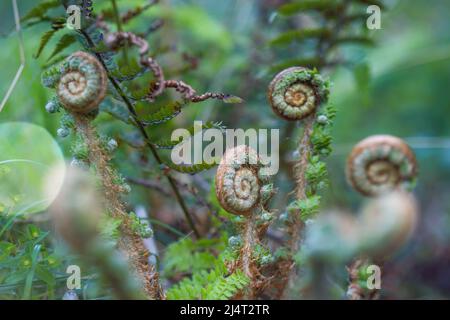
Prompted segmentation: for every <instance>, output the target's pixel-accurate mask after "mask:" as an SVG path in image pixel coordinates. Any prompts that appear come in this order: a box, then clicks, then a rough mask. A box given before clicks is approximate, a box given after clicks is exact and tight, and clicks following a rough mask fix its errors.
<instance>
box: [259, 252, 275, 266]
mask: <svg viewBox="0 0 450 320" xmlns="http://www.w3.org/2000/svg"><path fill="white" fill-rule="evenodd" d="M272 261H273V257H272V256H271V255H269V254H267V255H265V256H262V257H261V264H269V263H271V262H272Z"/></svg>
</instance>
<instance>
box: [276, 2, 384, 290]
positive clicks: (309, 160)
mask: <svg viewBox="0 0 450 320" xmlns="http://www.w3.org/2000/svg"><path fill="white" fill-rule="evenodd" d="M372 4H376V5H379V6H380V7H382V8H383V4H382V3H381V1H376V2H375V3H372ZM366 8H367V2H366V1H362V0H330V1H327V0H325V1H315V0H312V1H289V2H287V3H285V4H283V5H281V6H280V7H279V8H278V9H277V13H278V14H279V15H280V16H281V17H282V19H281V21H283V22H286V24H287V25H288V26H289V28H291V26H292V25H294V24H292V23H290V21H291V20H292V19H297V21H296V22H297V23H296V24H295V25H300V26H301V27H300V28H298V29H292V28H291V29H289V30H287V31H285V32H283V33H281V34H279V35H278V36H277V37H275V38H273V39H272V40H271V41H270V45H271V46H272V47H273V48H274V49H277V48H283V52H282V53H281V51H280V56H285V59H284V60H282V61H281V62H279V63H277V64H274V65H272V67H271V70H272V71H273V72H279V74H278V75H277V76H276V77H275V78H274V80H273V81H272V83H271V85H270V88H269V94H268V96H269V102H270V104H271V106H272V109H273V110H274V112H275V113H276V114H277V115H278V116H281V117H282V118H283V119H285V120H288V121H289V122H288V123H287V125H286V129H285V131H286V134H288V135H291V134H292V133H293V132H294V130H295V124H296V121H300V120H301V121H302V122H303V133H302V136H301V138H300V141H299V143H298V147H297V152H296V153H297V154H298V156H297V157H296V158H295V159H294V178H295V181H294V182H295V190H294V192H293V193H294V194H295V200H294V201H293V202H292V203H291V204H290V205H289V206H288V208H287V212H286V213H283V214H282V215H280V220H281V221H282V222H283V223H284V225H285V226H286V228H285V231H286V234H287V236H288V240H287V243H286V244H285V245H284V246H283V247H282V248H280V249H279V254H277V256H279V257H280V259H279V260H280V261H279V262H277V264H276V266H275V274H276V277H275V278H276V279H277V280H276V281H275V282H274V283H273V287H274V290H272V291H271V292H270V295H271V296H272V297H275V298H281V297H283V296H285V294H286V289H287V286H288V284H289V283H291V281H290V280H291V275H292V274H293V271H295V262H294V259H293V257H294V256H295V255H296V254H298V252H299V250H298V249H299V243H300V241H301V236H302V229H303V226H304V223H305V222H306V221H307V220H308V219H310V218H312V217H313V216H314V215H315V214H316V213H317V212H318V211H319V205H320V195H319V191H320V190H321V189H324V188H325V187H326V186H327V168H326V164H325V163H324V162H323V160H324V158H325V157H326V156H328V155H329V154H330V153H331V142H332V136H331V128H332V125H333V119H334V117H335V115H336V109H335V107H334V106H332V105H328V106H326V107H322V108H321V109H320V107H321V106H322V105H326V104H327V100H328V94H329V82H328V81H325V80H323V78H322V77H321V76H320V74H319V72H318V71H317V70H320V71H321V72H325V71H330V70H332V69H333V68H335V67H336V66H337V65H344V66H352V61H349V60H347V59H346V57H345V56H343V55H342V54H340V52H339V49H340V48H341V47H343V46H344V45H347V44H357V45H369V46H371V45H373V41H372V39H371V38H370V37H369V36H368V34H367V29H366V28H365V21H366V19H367V14H366ZM300 14H302V16H301V15H300ZM304 16H307V17H309V18H311V19H304V18H303V17H304ZM311 21H313V22H314V23H312V22H311ZM292 57H294V58H292ZM308 68H310V69H308ZM281 151H282V153H283V154H281V157H282V158H286V153H287V152H289V150H288V149H287V148H281Z"/></svg>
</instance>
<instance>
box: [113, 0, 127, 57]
mask: <svg viewBox="0 0 450 320" xmlns="http://www.w3.org/2000/svg"><path fill="white" fill-rule="evenodd" d="M111 3H112V7H113V12H114V18H115V19H116V24H117V31H119V32H122V31H123V28H122V21H121V18H120V15H119V9H118V7H117V2H116V0H111ZM127 47H128V45H127V44H126V43H125V44H124V47H123V58H124V60H125V63H126V64H128V48H127Z"/></svg>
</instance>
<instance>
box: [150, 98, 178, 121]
mask: <svg viewBox="0 0 450 320" xmlns="http://www.w3.org/2000/svg"><path fill="white" fill-rule="evenodd" d="M185 105H186V102H180V101H175V102H173V103H170V104H168V105H166V106H164V107H162V108H161V109H159V110H158V111H156V112H154V113H152V114H150V115H148V116H147V117H145V118H144V120H145V124H146V125H157V124H161V123H164V122H167V121H169V120H171V119H173V118H175V117H176V116H177V115H179V114H180V112H181V109H182V108H183V106H185Z"/></svg>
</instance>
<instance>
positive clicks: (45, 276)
mask: <svg viewBox="0 0 450 320" xmlns="http://www.w3.org/2000/svg"><path fill="white" fill-rule="evenodd" d="M35 271H36V277H37V278H38V279H39V280H42V281H44V282H45V283H46V284H47V285H49V286H54V285H55V284H56V280H55V276H54V274H53V273H52V272H50V271H49V270H48V269H46V268H44V267H42V266H39V265H38V266H36V270H35Z"/></svg>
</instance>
